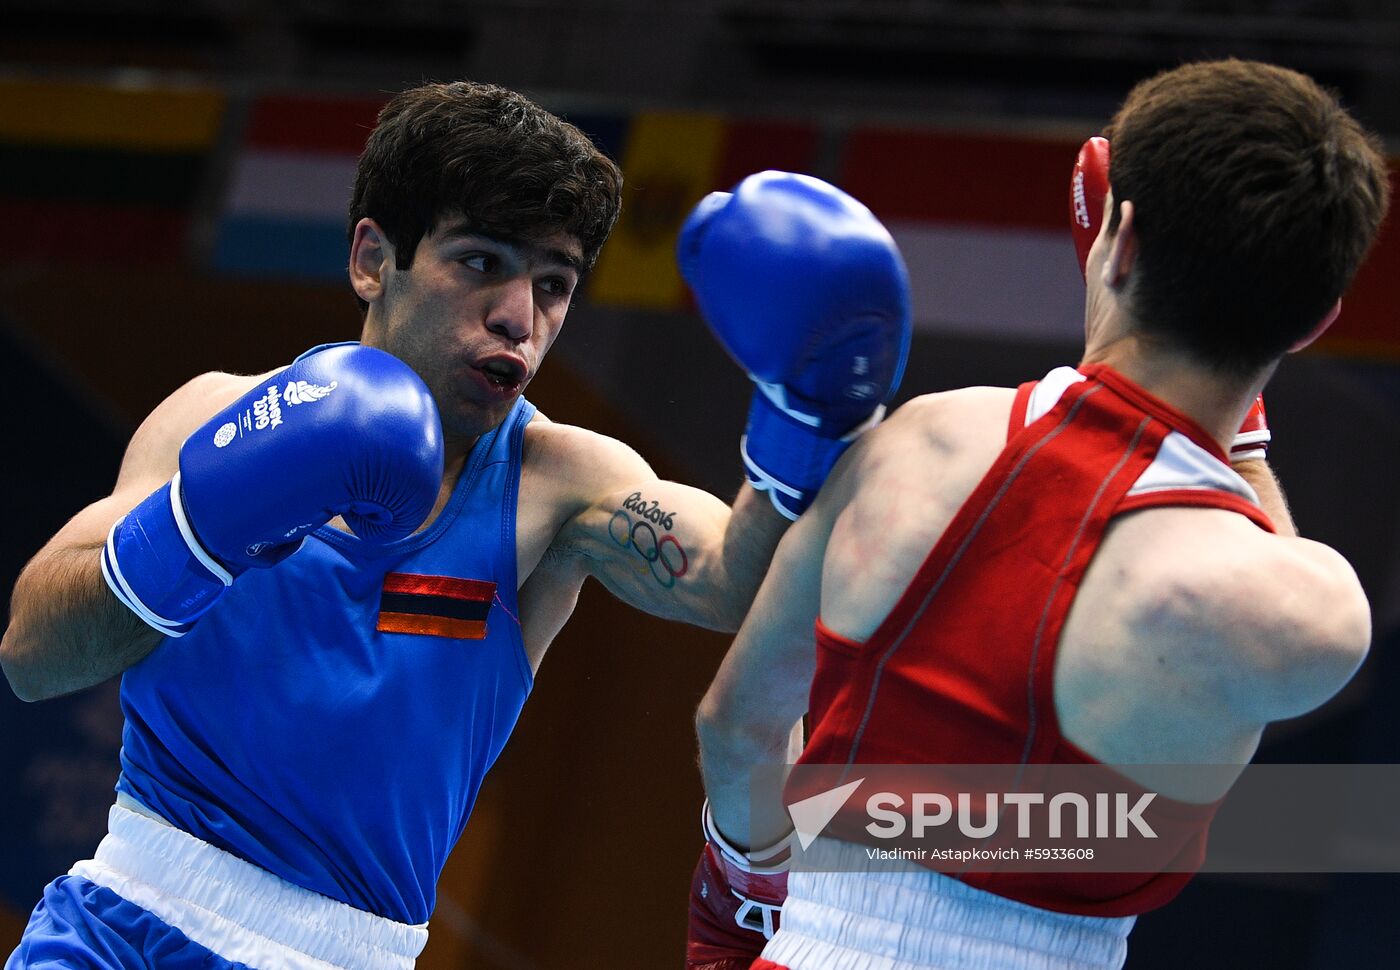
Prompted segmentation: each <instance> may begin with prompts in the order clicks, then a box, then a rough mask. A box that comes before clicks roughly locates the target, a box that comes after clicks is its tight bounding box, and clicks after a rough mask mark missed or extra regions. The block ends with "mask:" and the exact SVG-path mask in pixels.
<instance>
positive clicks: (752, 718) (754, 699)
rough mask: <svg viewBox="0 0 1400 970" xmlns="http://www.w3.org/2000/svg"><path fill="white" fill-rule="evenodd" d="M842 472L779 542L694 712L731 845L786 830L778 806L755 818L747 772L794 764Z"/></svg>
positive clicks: (770, 839)
mask: <svg viewBox="0 0 1400 970" xmlns="http://www.w3.org/2000/svg"><path fill="white" fill-rule="evenodd" d="M842 485H843V482H842V473H841V470H840V469H839V468H838V471H837V473H836V475H834V476H833V481H832V482H830V483H828V486H827V488H826V490H824V491H823V492H822V493H821V494H820V495H819V496H818V498H817V501H816V503H815V504H814V505H813V506H812V507H811V508H810V509H809V510H808V511H807V513H806V514H805V515H803V516H802V517H801V518H800V519H798V520H797V522H796V523H795V524H794V525H793V527H792V528H791V529H790V530H789V531H788V534H787V535H786V536H784V538H783V541H782V542H781V543H780V544H779V546H778V550H777V553H776V554H775V556H774V559H773V565H772V568H771V569H769V571H768V574H767V577H766V578H765V579H764V581H763V585H762V586H761V587H760V589H759V591H758V596H757V598H756V599H755V600H754V604H753V609H752V610H751V611H750V612H749V615H748V617H747V618H746V619H745V620H744V625H743V626H742V627H741V628H740V629H739V634H738V636H737V637H736V638H735V640H734V645H733V646H732V647H731V648H730V650H729V653H728V654H727V655H726V656H725V658H724V662H723V663H722V664H721V665H720V668H719V672H718V673H717V674H716V675H715V679H714V682H713V683H712V684H711V685H710V689H709V690H708V691H707V692H706V694H705V697H704V699H703V700H701V702H700V709H699V711H698V712H697V713H696V719H695V721H696V733H697V735H698V737H699V741H700V768H701V773H702V774H703V775H704V780H705V792H706V795H707V796H708V797H709V799H710V809H711V811H712V813H713V815H714V819H715V824H716V825H717V826H718V828H719V830H720V831H721V832H723V833H724V835H725V836H726V837H727V838H729V839H730V840H731V841H732V842H734V843H736V844H738V845H743V846H749V845H754V844H760V845H768V844H771V843H774V842H776V841H777V840H778V839H779V838H781V837H782V836H784V835H785V834H786V833H787V829H788V824H787V821H786V817H785V816H784V815H783V813H782V807H781V805H775V806H773V808H774V812H773V813H772V814H771V815H765V816H764V817H762V818H753V819H751V818H750V801H749V772H750V770H751V769H752V768H754V767H756V766H758V765H762V764H782V763H785V762H789V761H791V760H793V759H794V758H795V757H796V756H797V755H798V754H799V753H800V752H801V747H802V736H801V724H800V720H801V718H802V716H803V714H804V713H806V710H807V696H808V691H809V689H810V686H811V683H812V675H813V673H814V671H815V669H816V650H815V647H814V645H813V639H812V637H813V632H812V631H813V627H814V625H815V623H816V620H817V615H818V613H819V611H820V607H821V578H822V564H823V560H824V558H825V554H826V546H827V541H828V540H829V538H830V536H831V528H832V521H833V519H834V513H835V511H836V510H837V508H838V507H839V506H840V505H841V504H842V502H843V501H844V496H843V494H842V493H843V487H842Z"/></svg>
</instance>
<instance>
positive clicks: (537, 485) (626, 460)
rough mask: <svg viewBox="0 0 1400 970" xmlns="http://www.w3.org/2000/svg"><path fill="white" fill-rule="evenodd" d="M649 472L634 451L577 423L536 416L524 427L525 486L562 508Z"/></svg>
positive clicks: (589, 501)
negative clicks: (547, 497)
mask: <svg viewBox="0 0 1400 970" xmlns="http://www.w3.org/2000/svg"><path fill="white" fill-rule="evenodd" d="M650 473H651V470H650V467H649V466H648V465H647V463H646V461H645V460H644V459H643V458H642V457H641V455H639V454H638V453H637V452H636V450H635V449H634V448H632V447H631V446H630V445H627V444H625V443H623V442H621V441H619V440H617V439H616V438H613V437H610V436H608V435H605V434H600V433H599V432H597V431H590V430H589V429H587V428H582V427H579V426H578V425H573V424H565V423H563V422H560V421H551V420H550V419H549V418H547V417H545V416H543V415H539V414H537V415H535V417H534V418H533V419H532V420H531V421H530V423H529V424H528V425H526V427H525V440H524V445H523V450H522V454H521V487H522V489H523V488H525V487H526V486H527V484H528V486H529V487H530V489H531V490H532V491H533V492H536V493H538V494H541V495H554V496H557V498H558V500H559V501H560V502H562V503H564V504H573V505H576V506H578V507H582V506H585V505H589V504H592V503H593V502H594V501H596V500H598V498H599V497H600V496H602V495H605V494H606V493H608V492H609V491H610V490H612V489H614V488H616V487H618V486H619V484H620V483H624V482H626V481H629V480H631V479H634V478H636V477H637V475H638V474H647V475H649V474H650Z"/></svg>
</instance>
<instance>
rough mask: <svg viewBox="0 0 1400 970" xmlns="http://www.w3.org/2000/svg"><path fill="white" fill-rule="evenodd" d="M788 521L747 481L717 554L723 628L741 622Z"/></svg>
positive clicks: (740, 491)
mask: <svg viewBox="0 0 1400 970" xmlns="http://www.w3.org/2000/svg"><path fill="white" fill-rule="evenodd" d="M791 524H792V523H791V522H789V521H788V520H787V519H786V518H784V517H783V516H782V515H780V514H779V513H778V511H777V510H776V509H774V508H773V504H772V503H771V502H770V501H768V498H767V497H766V496H765V495H763V493H761V492H759V491H757V490H756V489H754V488H753V487H752V486H750V485H747V484H746V485H744V486H742V487H741V488H740V489H739V494H738V496H737V497H735V499H734V505H733V507H732V510H731V512H730V515H729V522H728V524H727V525H726V526H725V529H724V541H723V547H722V550H721V553H720V563H721V569H722V571H723V575H724V582H722V583H718V584H716V585H715V590H716V592H717V593H718V594H719V595H720V596H721V598H722V600H723V602H724V605H725V609H724V626H723V628H722V629H724V630H725V631H726V632H732V631H734V630H737V629H739V624H741V623H743V622H744V617H745V616H746V615H747V614H748V611H749V607H750V606H752V605H753V599H754V596H755V595H757V593H758V588H759V586H760V585H762V583H763V577H764V575H766V574H767V572H768V565H769V563H771V562H772V561H773V551H774V550H775V549H777V547H778V542H779V540H781V539H782V537H783V533H784V532H786V531H787V527H788V526H789V525H791Z"/></svg>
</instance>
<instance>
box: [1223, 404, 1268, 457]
mask: <svg viewBox="0 0 1400 970" xmlns="http://www.w3.org/2000/svg"><path fill="white" fill-rule="evenodd" d="M1272 439H1273V435H1271V434H1270V433H1269V422H1268V421H1267V420H1266V419H1265V416H1264V395H1262V394H1260V395H1259V396H1258V397H1256V398H1255V399H1254V403H1253V404H1251V405H1250V406H1249V413H1248V414H1246V415H1245V416H1244V424H1242V425H1240V430H1239V432H1238V433H1237V434H1236V435H1235V440H1234V443H1233V444H1231V445H1230V463H1231V464H1232V465H1233V464H1235V463H1237V462H1241V461H1251V460H1253V459H1255V458H1259V459H1263V458H1267V457H1269V442H1270V441H1271V440H1272Z"/></svg>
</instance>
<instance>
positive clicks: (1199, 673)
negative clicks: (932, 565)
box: [821, 388, 1369, 801]
mask: <svg viewBox="0 0 1400 970" xmlns="http://www.w3.org/2000/svg"><path fill="white" fill-rule="evenodd" d="M1015 396H1016V392H1015V391H1014V390H1011V389H1004V388H969V389H964V390H959V391H952V392H948V393H945V394H938V395H928V396H926V397H922V398H918V399H916V400H914V401H911V402H910V403H909V404H907V405H905V406H904V407H902V408H901V409H900V410H899V412H897V413H896V414H895V415H894V416H893V417H892V418H891V419H890V420H889V421H887V422H886V424H885V426H884V427H882V428H881V429H880V433H879V434H878V435H874V436H871V438H870V440H869V441H868V442H866V443H864V444H863V445H862V450H861V452H860V453H859V454H858V455H856V456H854V457H855V458H856V460H855V461H853V462H852V463H851V468H850V470H849V472H850V473H849V474H846V475H843V476H842V479H841V480H840V481H838V482H837V483H836V484H837V487H838V488H839V489H844V490H847V493H848V494H847V501H846V503H845V506H844V509H843V510H842V512H841V513H840V514H839V516H838V517H837V519H836V521H835V524H834V526H833V528H832V533H831V538H830V541H829V543H828V545H827V550H826V557H825V560H824V564H823V583H822V601H821V618H822V622H823V623H824V624H825V626H826V627H827V628H829V629H830V630H832V631H833V632H835V633H837V634H839V635H842V636H845V637H848V638H850V639H852V640H855V641H858V642H864V641H866V640H867V639H868V638H869V637H870V636H871V634H872V633H874V632H875V630H876V628H877V627H879V626H880V624H881V622H882V621H883V620H884V619H885V618H886V616H887V615H888V614H889V613H890V611H891V609H892V608H893V607H894V606H895V605H896V603H897V602H898V601H899V600H900V598H901V597H902V596H903V594H904V593H905V591H906V589H907V587H908V586H909V584H910V582H911V581H912V580H913V579H914V577H915V575H916V574H917V573H918V571H919V568H920V566H921V565H922V564H923V563H924V560H925V558H926V557H927V556H928V554H929V552H930V550H931V549H932V548H933V547H934V545H935V544H936V543H937V541H938V539H939V538H940V536H942V534H943V532H944V531H945V530H946V529H947V527H948V526H949V524H950V523H951V522H952V521H953V518H954V516H955V515H956V514H957V512H958V511H959V509H960V508H961V507H962V506H963V504H964V503H965V502H966V501H967V500H968V498H969V497H970V496H971V495H972V494H973V491H974V489H976V487H977V485H978V484H979V482H981V480H982V479H983V477H984V476H985V475H986V473H987V472H988V471H989V470H990V469H991V467H992V465H993V463H994V462H995V461H996V459H997V458H998V456H999V455H1000V454H1001V452H1002V450H1003V448H1004V447H1005V445H1006V442H1007V433H1008V428H1009V426H1010V422H1011V415H1012V410H1013V405H1014V403H1015ZM1322 604H1327V608H1326V609H1322V608H1321V606H1322ZM1367 618H1368V613H1367V609H1366V604H1365V600H1364V597H1363V595H1362V593H1361V591H1360V588H1359V586H1358V584H1357V583H1356V580H1355V576H1354V574H1353V573H1352V572H1351V570H1350V567H1349V566H1347V564H1346V563H1345V561H1344V560H1343V559H1342V558H1341V557H1340V556H1339V555H1337V554H1336V553H1335V552H1333V551H1332V550H1330V549H1328V548H1327V547H1325V546H1321V545H1320V544H1317V543H1313V542H1309V541H1307V540H1301V539H1297V538H1282V537H1279V536H1275V535H1272V534H1270V533H1269V532H1267V531H1265V530H1264V529H1261V528H1260V527H1259V525H1257V524H1256V523H1255V522H1253V521H1250V519H1249V518H1246V517H1245V516H1244V515H1241V514H1239V513H1238V512H1234V511H1228V510H1225V509H1221V508H1210V507H1182V506H1166V507H1155V508H1145V509H1141V510H1138V511H1131V512H1125V513H1123V514H1120V515H1118V516H1116V517H1115V518H1114V519H1113V520H1112V521H1111V522H1110V524H1109V526H1108V530H1107V532H1106V533H1105V535H1104V538H1103V540H1102V542H1101V544H1100V545H1099V548H1098V550H1097V552H1096V554H1095V556H1094V558H1093V560H1092V561H1091V563H1090V565H1089V568H1088V571H1087V572H1086V574H1085V576H1084V578H1083V580H1082V582H1081V584H1080V587H1079V590H1078V593H1077V595H1076V596H1075V599H1074V602H1073V606H1072V607H1071V609H1070V612H1069V615H1068V618H1067V619H1066V621H1065V625H1064V628H1063V632H1062V634H1061V636H1060V639H1059V643H1058V651H1057V655H1056V666H1055V674H1054V695H1055V709H1056V714H1057V715H1058V718H1059V722H1060V729H1061V732H1062V734H1063V736H1064V737H1065V739H1066V740H1068V741H1069V742H1070V743H1072V744H1074V745H1075V746H1077V747H1078V748H1080V749H1082V750H1083V751H1084V752H1085V753H1087V754H1089V755H1091V756H1093V757H1094V758H1095V759H1097V760H1099V761H1102V762H1106V763H1111V764H1117V765H1142V764H1182V763H1229V764H1243V763H1244V762H1246V761H1247V760H1248V759H1249V757H1250V755H1251V754H1252V753H1253V750H1254V748H1255V745H1256V744H1257V742H1258V739H1259V734H1260V732H1261V731H1262V728H1263V725H1264V724H1265V723H1266V722H1267V721H1268V720H1272V719H1277V718H1280V717H1286V716H1291V715H1294V714H1297V713H1301V712H1302V711H1305V710H1308V709H1310V708H1311V707H1313V706H1316V704H1317V703H1320V702H1321V700H1322V699H1325V697H1326V696H1329V694H1330V693H1331V692H1332V691H1334V690H1335V689H1336V687H1337V686H1338V685H1339V684H1340V683H1341V682H1343V681H1344V680H1345V679H1346V677H1347V676H1349V674H1350V672H1351V671H1352V670H1353V669H1354V668H1355V665H1356V663H1357V662H1358V661H1359V659H1360V658H1359V654H1358V650H1360V651H1364V645H1365V643H1366V642H1367V641H1368V640H1369V630H1368V628H1367ZM1129 773H1130V774H1136V775H1137V776H1138V780H1140V781H1143V782H1145V783H1153V782H1155V781H1159V780H1161V779H1154V778H1153V777H1152V772H1151V770H1150V769H1137V768H1135V769H1132V770H1131V771H1130V772H1129ZM1215 780H1216V781H1218V780H1219V779H1218V778H1217V779H1215ZM1162 791H1163V793H1164V794H1167V795H1174V796H1177V797H1180V798H1183V799H1187V800H1200V801H1208V800H1212V799H1214V798H1216V797H1218V796H1219V795H1220V794H1222V792H1221V791H1219V790H1212V789H1208V788H1207V789H1200V790H1192V791H1182V790H1173V785H1172V784H1171V783H1166V784H1163V785H1162Z"/></svg>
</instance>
